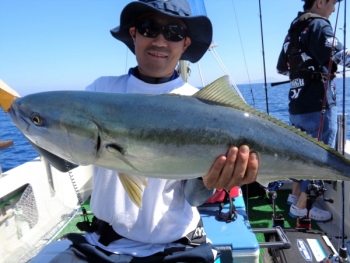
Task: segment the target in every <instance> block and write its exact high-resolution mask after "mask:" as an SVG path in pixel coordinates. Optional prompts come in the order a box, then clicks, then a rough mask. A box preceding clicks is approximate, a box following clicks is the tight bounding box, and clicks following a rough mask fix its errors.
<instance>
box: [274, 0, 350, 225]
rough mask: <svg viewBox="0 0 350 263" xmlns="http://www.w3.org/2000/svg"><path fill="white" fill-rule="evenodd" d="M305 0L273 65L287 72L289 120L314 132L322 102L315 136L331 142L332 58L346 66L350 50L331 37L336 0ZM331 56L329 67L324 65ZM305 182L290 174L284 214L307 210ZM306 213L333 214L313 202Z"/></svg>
mask: <svg viewBox="0 0 350 263" xmlns="http://www.w3.org/2000/svg"><path fill="white" fill-rule="evenodd" d="M304 2H305V3H304V6H303V9H304V12H299V13H298V16H297V17H296V18H295V19H294V20H293V22H292V23H291V26H290V29H289V31H288V34H287V37H286V38H285V40H284V43H283V47H282V51H281V53H280V55H279V58H278V62H277V71H278V73H280V74H283V75H288V76H289V78H290V91H289V118H290V121H291V123H292V125H294V126H295V127H296V128H298V129H301V130H302V131H305V132H306V133H307V134H309V135H311V136H312V137H314V138H318V132H319V126H320V120H321V112H322V111H323V103H325V109H324V115H323V121H322V127H323V128H322V137H320V139H321V141H323V142H324V143H325V144H328V145H329V146H330V147H333V148H334V147H335V141H336V134H337V107H336V91H335V83H334V81H333V79H334V78H335V77H336V75H335V73H336V71H337V64H340V65H343V61H344V60H345V65H346V66H347V67H350V52H349V51H348V50H346V51H345V52H344V51H343V46H342V44H341V43H340V42H339V41H338V40H337V39H336V38H335V37H334V34H333V29H332V26H331V23H330V22H329V20H328V18H329V16H330V15H331V14H332V13H333V12H334V10H335V5H336V4H337V3H338V2H339V1H338V0H304ZM330 60H331V61H330ZM330 62H331V67H330V70H328V68H329V63H330ZM327 84H328V86H326V85H327ZM325 93H326V94H325ZM324 99H325V101H324ZM308 185H309V180H302V181H297V180H293V187H292V194H290V195H289V197H288V200H287V204H289V205H291V207H290V213H289V214H290V215H291V216H292V217H303V216H305V215H306V212H307V211H306V200H307V195H306V193H305V191H306V189H307V187H308ZM309 217H310V218H311V219H313V220H316V221H328V220H330V219H331V218H332V214H331V213H330V212H329V211H324V210H321V209H319V208H316V207H315V206H314V207H313V208H312V209H311V210H310V214H309Z"/></svg>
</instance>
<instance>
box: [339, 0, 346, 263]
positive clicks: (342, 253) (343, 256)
mask: <svg viewBox="0 0 350 263" xmlns="http://www.w3.org/2000/svg"><path fill="white" fill-rule="evenodd" d="M339 5H340V4H339ZM343 37H344V40H343V41H344V44H343V56H344V58H343V112H342V131H341V132H342V135H343V137H342V154H343V155H345V142H346V134H345V131H346V129H345V127H346V123H345V80H346V79H345V72H346V70H345V62H346V59H345V54H346V53H345V51H346V48H345V47H346V0H344V27H343ZM341 186H342V215H343V216H342V222H341V225H342V243H341V247H340V248H339V256H340V257H341V259H342V261H345V260H347V258H348V251H347V248H346V246H345V198H344V195H345V193H344V192H345V191H344V181H342V182H341Z"/></svg>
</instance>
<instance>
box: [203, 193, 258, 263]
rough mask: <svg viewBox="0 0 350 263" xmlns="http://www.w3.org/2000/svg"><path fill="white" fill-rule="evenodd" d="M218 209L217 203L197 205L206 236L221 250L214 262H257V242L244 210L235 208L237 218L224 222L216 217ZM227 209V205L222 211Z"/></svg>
mask: <svg viewBox="0 0 350 263" xmlns="http://www.w3.org/2000/svg"><path fill="white" fill-rule="evenodd" d="M238 199H239V198H238ZM242 200H243V198H242ZM239 201H241V200H239ZM234 204H235V205H236V198H235V202H234ZM243 204H244V201H243ZM237 205H240V204H237ZM237 205H236V208H237ZM218 209H219V207H218V204H212V206H209V205H205V206H200V207H198V210H199V213H200V215H201V217H202V220H203V224H204V229H205V232H206V234H207V237H208V238H209V239H210V240H211V241H212V243H213V244H214V246H216V247H217V248H219V249H220V251H221V257H220V259H218V260H216V261H215V263H228V262H230V263H231V262H233V263H258V262H259V243H258V241H257V239H256V236H255V234H254V233H253V232H252V230H251V226H250V224H249V221H248V217H247V214H246V212H245V210H244V209H237V219H236V220H235V221H232V222H230V223H226V222H223V221H218V220H217V219H216V215H217V212H218ZM227 211H228V205H226V206H225V207H224V209H223V210H222V212H227Z"/></svg>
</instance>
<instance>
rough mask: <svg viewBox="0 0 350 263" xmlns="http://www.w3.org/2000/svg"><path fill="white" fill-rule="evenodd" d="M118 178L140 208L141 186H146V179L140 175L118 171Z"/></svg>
mask: <svg viewBox="0 0 350 263" xmlns="http://www.w3.org/2000/svg"><path fill="white" fill-rule="evenodd" d="M118 175H119V179H120V181H121V183H122V185H123V187H124V189H125V192H126V193H127V194H128V196H129V197H130V199H131V201H132V202H133V203H134V204H135V205H136V206H137V207H138V208H140V209H142V194H143V186H147V179H146V178H145V177H144V176H140V175H128V174H124V173H119V174H118Z"/></svg>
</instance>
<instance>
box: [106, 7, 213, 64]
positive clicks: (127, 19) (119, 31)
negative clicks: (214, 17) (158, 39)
mask: <svg viewBox="0 0 350 263" xmlns="http://www.w3.org/2000/svg"><path fill="white" fill-rule="evenodd" d="M147 12H158V13H162V14H165V15H168V16H171V17H176V18H179V19H181V20H182V21H183V22H184V23H185V24H186V27H187V31H188V36H189V38H190V39H191V44H190V45H189V47H188V48H187V49H186V50H185V52H184V53H182V56H181V58H180V60H188V61H190V62H192V63H195V62H197V61H199V60H200V59H201V57H202V56H203V55H204V53H205V52H206V51H207V50H208V48H209V46H210V44H211V40H212V34H213V29H212V25H211V22H210V20H209V18H208V17H206V16H204V15H200V16H191V7H190V5H189V3H188V1H187V0H139V1H135V2H131V3H129V4H128V5H126V6H125V7H124V9H123V11H122V13H121V15H120V25H119V26H118V27H116V28H114V29H112V30H111V31H110V32H111V34H112V36H113V37H115V38H116V39H118V40H120V41H122V42H124V43H125V44H126V45H127V46H128V48H129V49H130V50H131V51H132V52H133V53H134V54H135V45H134V42H133V40H132V38H131V36H130V33H129V29H130V27H132V26H134V25H135V22H136V21H137V19H138V18H139V17H140V16H141V15H142V14H144V13H147Z"/></svg>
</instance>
